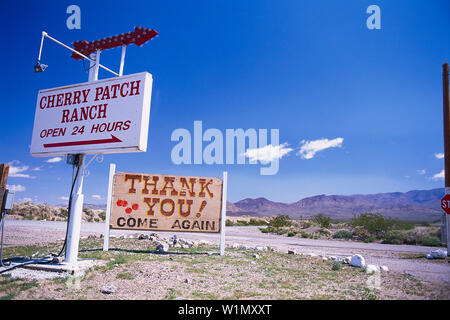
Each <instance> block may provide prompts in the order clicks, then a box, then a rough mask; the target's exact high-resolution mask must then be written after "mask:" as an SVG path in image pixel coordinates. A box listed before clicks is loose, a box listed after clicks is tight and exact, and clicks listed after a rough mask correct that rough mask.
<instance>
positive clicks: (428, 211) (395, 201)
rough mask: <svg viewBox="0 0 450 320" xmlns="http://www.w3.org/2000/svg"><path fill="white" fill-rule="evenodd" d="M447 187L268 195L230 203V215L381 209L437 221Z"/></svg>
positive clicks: (344, 215) (346, 214) (345, 214)
mask: <svg viewBox="0 0 450 320" xmlns="http://www.w3.org/2000/svg"><path fill="white" fill-rule="evenodd" d="M443 195H444V188H438V189H432V190H413V191H409V192H405V193H403V192H390V193H377V194H366V195H363V194H355V195H324V194H323V195H317V196H313V197H307V198H303V199H301V200H299V201H297V202H294V203H282V202H274V201H270V200H268V199H266V198H256V199H250V198H247V199H243V200H240V201H237V202H234V203H231V202H228V203H227V215H229V216H238V215H250V216H273V215H278V214H287V215H289V216H290V217H291V218H293V219H301V218H309V217H312V216H314V215H317V214H320V213H321V214H323V215H326V216H330V217H332V218H335V219H350V218H351V217H353V216H354V215H358V214H361V213H364V212H372V213H378V214H381V215H383V216H386V217H392V218H397V219H400V220H405V221H425V222H437V221H438V220H439V219H440V218H441V216H442V214H443V211H442V209H441V207H440V200H441V198H442V196H443Z"/></svg>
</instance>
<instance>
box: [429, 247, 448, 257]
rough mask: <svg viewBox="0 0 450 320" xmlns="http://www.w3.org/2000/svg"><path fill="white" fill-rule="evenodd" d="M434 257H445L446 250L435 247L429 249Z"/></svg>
mask: <svg viewBox="0 0 450 320" xmlns="http://www.w3.org/2000/svg"><path fill="white" fill-rule="evenodd" d="M430 254H431V255H432V256H433V258H434V259H445V258H447V250H444V249H437V250H434V251H431V253H430Z"/></svg>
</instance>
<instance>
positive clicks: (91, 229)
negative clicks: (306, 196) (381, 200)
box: [4, 219, 450, 286]
mask: <svg viewBox="0 0 450 320" xmlns="http://www.w3.org/2000/svg"><path fill="white" fill-rule="evenodd" d="M66 225H67V224H66V223H65V222H54V221H34V220H11V219H7V220H6V221H5V234H4V238H5V245H6V246H10V245H31V244H42V243H45V242H54V241H57V240H60V239H62V238H64V235H65V230H66ZM103 230H104V224H102V223H88V222H83V223H82V226H81V236H82V237H83V236H88V235H91V234H95V235H97V236H99V235H100V234H102V233H103ZM141 233H144V234H146V233H147V234H149V233H152V232H150V231H136V230H111V235H115V236H120V235H122V234H124V235H132V234H141ZM156 233H159V232H156ZM159 234H160V236H162V237H170V236H172V235H174V234H176V235H177V236H178V237H183V238H185V239H189V240H208V241H211V242H216V243H217V244H218V243H219V235H218V234H208V233H188V232H183V233H180V232H178V233H176V232H164V233H162V232H161V233H159ZM226 243H227V244H233V243H239V244H245V245H249V246H253V247H255V246H271V247H273V248H275V249H277V250H279V251H284V252H286V251H287V250H289V249H294V250H296V251H297V252H301V253H316V254H319V255H327V256H329V255H334V256H340V257H345V256H349V255H352V254H355V253H358V254H361V255H363V256H364V258H365V259H366V263H368V264H375V265H378V266H380V265H386V266H388V267H389V270H391V271H393V272H398V273H409V274H411V275H413V276H415V277H417V278H419V279H421V280H423V281H430V282H434V283H440V284H443V285H445V286H448V285H449V284H450V263H448V261H449V260H448V259H447V261H446V260H440V261H438V260H425V259H417V258H415V259H411V258H408V259H406V256H409V257H411V256H412V255H414V256H417V257H418V256H425V254H427V253H429V252H431V251H432V250H436V249H437V248H436V247H424V246H412V245H389V244H378V243H362V242H353V241H343V240H342V241H341V240H313V239H303V238H297V237H286V236H280V235H273V234H264V233H261V232H260V231H259V230H258V227H227V229H226Z"/></svg>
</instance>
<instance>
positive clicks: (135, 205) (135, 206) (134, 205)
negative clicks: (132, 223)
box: [131, 203, 139, 210]
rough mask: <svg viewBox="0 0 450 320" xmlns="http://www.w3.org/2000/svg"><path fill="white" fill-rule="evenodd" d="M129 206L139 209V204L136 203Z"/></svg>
mask: <svg viewBox="0 0 450 320" xmlns="http://www.w3.org/2000/svg"><path fill="white" fill-rule="evenodd" d="M131 207H132V208H133V210H137V209H139V205H138V204H137V203H135V204H133V205H132V206H131Z"/></svg>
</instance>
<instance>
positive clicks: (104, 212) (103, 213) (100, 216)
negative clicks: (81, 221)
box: [98, 211, 106, 221]
mask: <svg viewBox="0 0 450 320" xmlns="http://www.w3.org/2000/svg"><path fill="white" fill-rule="evenodd" d="M98 217H99V218H100V219H101V220H103V221H104V220H105V219H106V211H102V212H100V213H99V214H98Z"/></svg>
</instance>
